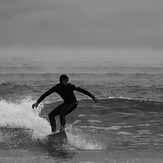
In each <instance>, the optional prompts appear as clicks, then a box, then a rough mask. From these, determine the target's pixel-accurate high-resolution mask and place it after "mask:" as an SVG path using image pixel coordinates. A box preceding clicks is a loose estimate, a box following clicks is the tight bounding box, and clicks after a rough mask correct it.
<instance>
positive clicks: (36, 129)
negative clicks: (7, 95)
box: [0, 98, 51, 139]
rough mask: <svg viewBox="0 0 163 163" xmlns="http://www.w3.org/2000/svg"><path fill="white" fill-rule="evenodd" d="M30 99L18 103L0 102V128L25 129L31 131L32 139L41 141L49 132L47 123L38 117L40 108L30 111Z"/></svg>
mask: <svg viewBox="0 0 163 163" xmlns="http://www.w3.org/2000/svg"><path fill="white" fill-rule="evenodd" d="M32 103H34V101H32V100H31V99H30V98H28V99H24V100H21V101H20V102H19V103H13V102H6V101H5V100H1V101H0V108H1V111H0V127H10V128H25V129H29V130H31V134H32V138H33V139H41V138H43V137H45V136H46V135H47V134H49V133H50V132H51V129H50V125H49V123H48V121H47V120H46V119H44V118H42V117H40V116H39V114H40V110H41V106H39V107H38V109H36V110H33V109H32Z"/></svg>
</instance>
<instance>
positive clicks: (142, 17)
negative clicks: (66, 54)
mask: <svg viewBox="0 0 163 163" xmlns="http://www.w3.org/2000/svg"><path fill="white" fill-rule="evenodd" d="M162 7H163V1H160V0H155V1H153V0H137V1H135V0H122V1H119V0H114V1H113V0H100V1H99V0H89V1H88V0H69V1H66V0H63V1H61V0H46V1H45V0H28V1H27V0H12V1H10V0H1V1H0V24H1V28H0V46H1V47H2V46H25V47H31V46H32V47H35V46H45V47H47V46H50V47H51V46H52V47H75V48H76V47H80V48H81V47H91V48H92V47H99V48H109V47H110V48H123V47H132V48H143V47H145V48H162V44H163V10H162Z"/></svg>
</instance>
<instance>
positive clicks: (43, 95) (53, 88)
mask: <svg viewBox="0 0 163 163" xmlns="http://www.w3.org/2000/svg"><path fill="white" fill-rule="evenodd" d="M55 91H56V87H52V88H51V89H49V90H48V91H46V92H45V93H44V94H42V95H41V96H40V98H39V99H38V100H37V102H36V103H38V104H39V103H40V102H41V101H42V100H43V99H44V98H46V97H47V96H49V95H50V94H52V93H54V92H55Z"/></svg>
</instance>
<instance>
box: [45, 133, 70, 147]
mask: <svg viewBox="0 0 163 163" xmlns="http://www.w3.org/2000/svg"><path fill="white" fill-rule="evenodd" d="M46 140H47V141H48V142H49V143H53V144H63V143H65V142H66V141H67V135H66V132H65V131H60V132H57V133H53V134H50V135H47V136H46Z"/></svg>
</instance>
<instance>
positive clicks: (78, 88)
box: [74, 86, 98, 102]
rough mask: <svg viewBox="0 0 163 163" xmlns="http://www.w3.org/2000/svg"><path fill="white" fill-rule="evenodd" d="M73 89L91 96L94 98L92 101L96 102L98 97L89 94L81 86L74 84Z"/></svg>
mask: <svg viewBox="0 0 163 163" xmlns="http://www.w3.org/2000/svg"><path fill="white" fill-rule="evenodd" d="M74 90H75V91H78V92H81V93H83V94H85V95H87V96H89V97H91V98H92V99H93V100H94V102H98V99H97V98H96V97H95V96H94V95H93V94H91V93H90V92H88V91H87V90H85V89H83V88H80V87H76V86H75V88H74Z"/></svg>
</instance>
